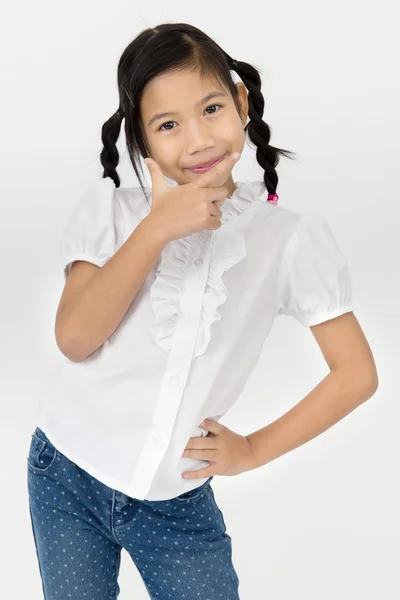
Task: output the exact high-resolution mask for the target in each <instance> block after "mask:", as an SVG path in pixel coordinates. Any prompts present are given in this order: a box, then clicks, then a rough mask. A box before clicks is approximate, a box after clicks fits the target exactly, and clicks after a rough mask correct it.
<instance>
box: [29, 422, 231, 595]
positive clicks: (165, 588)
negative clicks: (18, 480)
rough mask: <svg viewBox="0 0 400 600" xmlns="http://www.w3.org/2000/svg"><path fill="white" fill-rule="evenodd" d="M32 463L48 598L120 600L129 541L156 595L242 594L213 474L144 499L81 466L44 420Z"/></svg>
mask: <svg viewBox="0 0 400 600" xmlns="http://www.w3.org/2000/svg"><path fill="white" fill-rule="evenodd" d="M27 463H28V464H27V482H28V496H29V512H30V517H31V523H32V531H33V539H34V542H35V546H36V553H37V558H38V563H39V571H40V576H41V580H42V588H43V594H44V599H45V600H70V599H71V598H72V600H115V599H116V598H117V597H118V595H119V592H120V586H119V584H118V573H119V568H120V562H121V550H122V548H125V550H126V551H127V552H128V554H129V555H130V557H131V558H132V560H133V561H134V563H135V565H136V567H137V569H138V571H139V573H140V575H141V578H142V580H143V582H144V585H145V588H146V591H147V592H148V594H149V597H150V598H151V599H152V600H181V599H182V600H217V599H218V600H237V599H238V598H239V594H238V586H239V579H238V576H237V573H236V571H235V568H234V565H233V562H232V544H231V537H230V536H229V535H228V534H227V533H226V526H225V522H224V518H223V515H222V512H221V510H220V508H219V507H218V505H217V503H216V501H215V497H214V492H213V490H212V488H211V480H212V479H213V477H210V478H209V479H208V480H207V481H206V482H205V483H203V484H202V485H200V486H199V487H197V488H195V489H193V490H190V491H189V492H185V493H183V494H181V495H180V496H177V497H176V498H172V499H169V500H156V501H154V500H151V501H150V500H137V499H135V498H131V497H130V496H127V495H125V494H123V493H122V492H119V491H117V490H114V489H112V488H110V487H107V486H106V485H104V484H103V483H101V482H100V481H98V480H97V479H95V478H94V477H92V476H91V475H90V474H89V473H87V472H86V471H84V470H83V469H81V468H80V467H78V466H77V465H76V464H75V463H73V462H72V461H70V460H69V459H68V458H67V457H66V456H65V455H64V454H62V453H61V452H60V451H59V450H57V449H56V448H55V447H54V446H53V444H52V443H51V442H50V440H49V439H48V438H47V437H46V435H45V434H44V432H43V431H42V430H41V429H40V428H39V427H36V429H35V431H34V433H33V434H32V441H31V444H30V448H29V456H28V459H27Z"/></svg>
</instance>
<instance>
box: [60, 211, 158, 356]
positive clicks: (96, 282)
mask: <svg viewBox="0 0 400 600" xmlns="http://www.w3.org/2000/svg"><path fill="white" fill-rule="evenodd" d="M167 242H168V240H167V239H165V236H164V235H163V234H162V227H160V226H159V224H158V223H157V222H156V221H155V219H153V218H152V217H151V215H148V216H147V217H145V218H144V219H143V220H142V221H141V222H140V223H139V225H138V226H137V227H136V228H135V229H134V230H133V232H132V233H131V235H130V236H129V237H128V239H127V240H126V241H125V243H124V244H123V245H122V246H121V247H120V248H119V250H118V251H117V252H116V253H115V254H114V255H113V256H112V257H111V258H110V259H109V260H108V261H107V262H106V263H105V264H104V265H103V266H102V267H95V266H94V265H90V266H91V267H93V268H94V271H93V269H92V270H90V277H88V276H87V275H86V274H84V277H85V280H84V282H83V284H80V282H79V286H78V283H77V285H76V286H75V285H74V286H72V287H71V289H68V284H69V283H71V284H72V283H75V282H72V281H71V282H70V281H69V279H70V278H71V280H72V279H73V278H72V277H71V273H70V275H69V277H68V279H67V282H66V284H65V288H64V292H63V295H62V297H61V300H60V304H59V307H58V310H57V317H56V339H57V345H58V347H59V348H60V350H61V352H62V353H63V354H64V355H65V356H66V357H67V358H69V359H70V360H73V361H75V362H80V361H82V360H84V359H85V358H87V356H89V355H90V354H92V353H93V352H94V351H95V350H97V349H98V348H99V347H100V346H101V345H102V344H103V343H104V342H105V341H106V340H107V339H108V338H109V337H110V336H111V335H112V333H113V332H114V331H115V330H116V329H117V327H118V325H119V324H120V323H121V321H122V319H123V318H124V316H125V314H126V312H127V311H128V309H129V307H130V305H131V303H132V302H133V300H134V298H135V296H136V294H137V293H138V291H139V290H140V288H141V286H142V285H143V282H144V281H145V279H146V277H147V276H148V274H149V273H150V271H151V269H152V268H153V267H154V264H155V263H156V261H157V260H158V258H159V256H160V254H161V252H162V250H163V248H164V246H165V245H166V243H167ZM86 266H88V265H86ZM72 269H73V267H72ZM72 269H71V272H72Z"/></svg>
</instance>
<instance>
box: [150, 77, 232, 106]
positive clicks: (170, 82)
mask: <svg viewBox="0 0 400 600" xmlns="http://www.w3.org/2000/svg"><path fill="white" fill-rule="evenodd" d="M214 90H215V91H217V90H218V91H221V92H225V93H226V90H224V89H223V88H222V86H221V84H220V83H219V82H218V81H217V80H216V79H215V77H212V76H211V75H204V76H203V77H200V74H199V72H198V71H197V70H190V71H189V70H187V71H183V70H180V71H174V72H167V73H162V74H160V75H157V77H154V78H153V79H152V80H151V81H150V82H149V83H148V84H147V85H146V87H145V88H144V90H143V94H142V112H143V114H149V113H150V112H153V111H155V110H158V109H165V108H168V104H170V103H173V104H174V107H178V106H179V107H184V106H188V105H190V104H195V103H196V102H197V101H198V100H199V98H200V97H202V96H205V95H206V94H207V92H210V91H214Z"/></svg>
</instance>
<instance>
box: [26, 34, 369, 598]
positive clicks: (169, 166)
mask: <svg viewBox="0 0 400 600" xmlns="http://www.w3.org/2000/svg"><path fill="white" fill-rule="evenodd" d="M235 71H236V73H237V74H238V75H239V77H240V81H238V82H237V84H236V85H235V83H234V81H233V79H232V72H235ZM118 90H119V107H118V110H117V111H116V112H115V113H114V114H113V115H112V116H111V117H110V118H109V119H108V121H106V123H104V125H103V128H102V141H103V144H104V148H103V150H102V152H101V155H100V160H101V164H102V166H103V168H104V172H103V177H102V178H101V179H100V180H98V181H96V182H95V183H94V184H93V185H91V186H89V188H88V189H87V191H86V193H85V194H84V195H83V197H82V199H81V201H80V202H79V203H78V205H77V206H76V208H75V210H74V211H73V212H72V215H71V217H70V219H69V221H68V223H67V225H66V227H65V229H64V231H63V238H62V257H63V267H64V274H65V287H64V290H63V293H62V297H61V300H60V304H59V307H58V311H57V317H56V327H55V335H56V341H57V345H58V347H59V349H60V351H61V353H62V354H63V360H62V363H61V364H60V365H57V368H56V369H55V371H54V372H53V373H52V375H51V377H50V378H49V381H48V383H47V385H46V388H45V390H44V392H43V396H42V398H41V405H40V414H39V419H38V426H37V427H36V429H35V431H34V432H33V435H32V441H31V445H30V450H29V457H28V490H29V507H30V515H31V520H32V528H33V534H34V541H35V545H36V550H37V556H38V561H39V568H40V575H41V579H42V584H43V592H44V597H45V598H46V600H55V599H57V600H67V599H70V598H73V599H76V600H78V599H79V600H82V599H83V598H85V600H110V599H112V598H116V597H117V596H118V594H119V589H120V588H119V585H118V581H117V580H118V573H119V567H120V555H121V550H122V548H125V550H126V551H127V552H128V553H129V554H130V556H131V557H132V559H133V560H134V562H135V565H136V566H137V568H138V570H139V572H140V574H141V576H142V578H143V581H144V584H145V586H146V589H147V591H148V593H149V596H150V597H151V598H152V599H157V600H167V599H168V600H169V599H172V600H180V599H185V600H195V599H196V600H206V599H208V600H217V599H218V600H221V599H222V600H234V599H237V598H239V591H238V584H239V578H238V575H237V573H236V570H235V568H234V565H233V562H232V546H231V538H230V536H229V535H228V533H227V532H226V526H225V522H224V518H223V515H222V512H221V510H220V508H219V506H218V505H217V503H216V500H215V496H214V492H213V489H212V486H211V481H212V479H213V477H214V476H215V475H228V476H232V475H239V474H240V473H243V472H245V471H249V470H251V469H255V468H258V467H260V466H262V465H265V464H266V463H268V462H269V461H271V460H273V459H274V458H277V457H278V456H280V455H282V454H284V453H285V452H288V451H290V450H291V449H293V448H295V447H297V446H299V445H300V444H303V443H304V442H306V441H307V440H309V439H311V438H313V437H315V436H316V435H318V434H320V433H321V432H322V431H324V430H325V429H327V428H328V427H330V426H331V425H333V424H334V423H335V422H337V421H338V420H339V419H341V418H343V417H344V416H345V415H346V414H348V413H349V412H350V411H351V410H353V409H354V408H355V407H356V406H358V405H359V404H361V403H362V402H363V401H365V400H366V399H367V398H369V397H370V396H372V395H373V393H374V391H375V390H376V388H377V374H376V370H375V364H374V360H373V357H372V354H371V351H370V349H369V346H368V343H367V341H366V339H365V337H364V335H363V333H362V330H361V328H360V327H359V325H358V322H357V320H356V318H355V316H354V313H353V312H352V311H353V300H352V286H351V280H350V275H349V270H348V267H347V264H346V260H345V258H344V256H343V255H342V253H341V251H340V249H339V247H338V244H337V242H336V240H335V238H334V236H333V234H332V231H331V229H330V227H329V226H328V224H327V222H326V221H325V219H324V218H323V217H322V216H320V215H318V214H314V213H307V214H302V215H301V214H298V213H296V212H293V211H291V210H288V209H285V208H283V207H280V206H279V207H278V206H277V200H278V196H277V194H276V189H277V184H278V176H277V173H276V170H275V168H276V166H277V164H278V157H279V154H285V155H286V154H287V155H290V153H289V152H286V151H284V150H280V149H278V148H275V147H273V146H271V145H270V144H269V141H270V129H269V127H268V125H267V124H266V123H265V121H264V120H263V109H264V98H263V96H262V93H261V79H260V76H259V73H258V71H257V70H256V69H255V68H254V67H253V66H252V65H250V64H248V63H246V62H237V61H235V60H232V58H231V57H230V56H229V55H228V54H226V53H225V52H224V51H223V50H222V49H221V48H220V47H219V46H218V45H217V44H216V43H215V42H214V41H213V40H211V39H210V38H209V37H208V36H207V35H206V34H205V33H203V32H201V31H200V30H198V29H196V28H195V27H192V26H190V25H187V24H183V23H177V24H163V25H159V26H157V27H155V28H154V29H148V30H146V31H143V32H142V33H140V35H138V37H137V38H136V39H135V40H133V42H132V43H130V44H129V45H128V47H127V48H126V49H125V51H124V52H123V54H122V56H121V59H120V62H119V66H118ZM168 119H169V120H168ZM247 119H248V122H247ZM122 124H124V131H125V136H126V142H127V147H128V150H129V157H130V160H131V162H132V165H133V168H134V171H135V173H136V175H137V177H138V179H139V181H140V186H138V187H133V188H123V187H120V179H119V176H118V174H117V171H116V167H117V165H118V151H117V148H116V142H117V140H118V138H119V135H120V133H121V126H122ZM246 134H248V137H249V138H250V140H251V141H252V142H253V144H254V145H255V147H256V159H257V162H258V164H259V165H260V166H261V167H262V168H263V170H264V174H263V180H262V181H245V182H234V180H233V177H232V169H233V167H234V165H235V164H236V162H237V157H238V156H240V154H241V152H242V150H243V147H244V144H245V141H246ZM140 158H142V159H146V164H147V167H148V169H149V172H150V176H151V180H152V187H151V188H146V187H145V186H143V183H142V180H141V177H140V173H139V168H140ZM147 159H149V160H147ZM142 173H143V171H142ZM167 180H168V181H167ZM278 315H290V316H293V317H294V318H295V319H297V320H298V321H299V322H300V323H301V324H302V325H304V326H306V327H310V328H311V331H312V333H313V335H314V336H315V338H316V341H317V342H318V343H319V345H320V347H321V351H322V352H323V354H324V357H325V359H326V361H327V364H328V365H329V367H330V374H329V375H328V377H326V378H325V379H324V381H323V382H321V383H320V384H319V386H318V387H317V388H315V390H313V391H312V392H311V393H310V394H309V395H308V396H307V397H306V398H305V399H303V400H302V402H300V403H299V404H298V405H297V406H296V407H295V408H293V409H292V410H291V411H289V412H288V413H287V414H286V415H283V416H282V417H281V418H280V419H278V420H277V421H276V422H274V423H272V424H270V425H268V426H267V427H264V428H263V429H260V430H259V431H257V432H254V433H251V434H249V435H247V436H243V435H240V434H238V433H235V432H234V431H231V430H229V429H228V428H227V427H225V426H224V425H222V424H221V423H219V420H220V419H221V417H222V416H224V415H225V414H226V413H227V412H228V410H229V409H230V408H231V407H232V406H233V405H234V404H235V402H236V401H237V400H238V398H239V397H240V393H241V391H242V390H243V388H244V387H245V385H246V382H247V381H248V379H249V377H250V374H251V372H252V370H253V369H254V367H255V365H256V363H257V361H258V359H259V356H260V353H261V350H262V347H263V344H264V342H265V340H266V338H267V336H268V334H269V332H270V330H271V327H272V324H273V321H274V319H275V318H276V317H277V316H278ZM186 474H187V478H185V475H186Z"/></svg>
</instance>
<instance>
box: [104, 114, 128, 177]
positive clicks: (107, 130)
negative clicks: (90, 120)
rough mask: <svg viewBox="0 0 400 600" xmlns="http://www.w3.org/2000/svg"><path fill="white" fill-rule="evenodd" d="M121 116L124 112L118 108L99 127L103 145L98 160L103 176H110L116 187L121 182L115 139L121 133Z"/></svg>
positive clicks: (122, 116)
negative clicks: (102, 169) (101, 166)
mask: <svg viewBox="0 0 400 600" xmlns="http://www.w3.org/2000/svg"><path fill="white" fill-rule="evenodd" d="M123 118H124V113H123V111H122V110H121V109H120V108H118V110H116V112H115V113H114V114H113V115H112V116H111V117H110V118H109V119H108V121H106V122H105V123H104V125H103V127H102V128H101V141H102V142H103V146H104V147H103V149H102V151H101V153H100V162H101V164H102V165H103V168H104V172H103V178H105V177H111V179H112V180H113V181H114V183H115V186H116V187H119V186H120V183H121V182H120V178H119V175H118V173H117V169H116V167H117V165H118V162H119V152H118V150H117V140H118V138H119V135H120V133H121V123H122V119H123Z"/></svg>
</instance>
